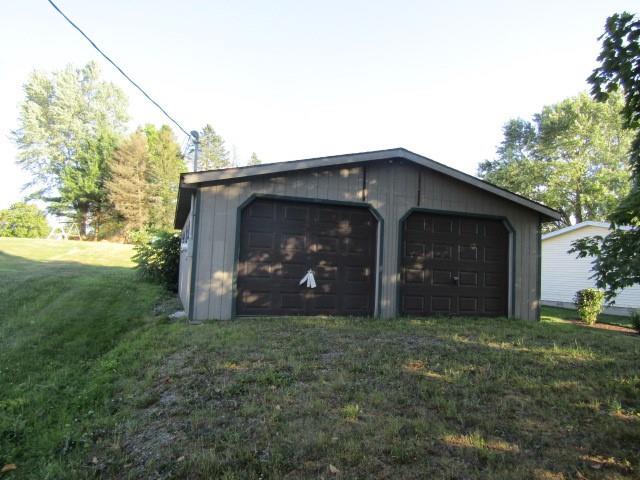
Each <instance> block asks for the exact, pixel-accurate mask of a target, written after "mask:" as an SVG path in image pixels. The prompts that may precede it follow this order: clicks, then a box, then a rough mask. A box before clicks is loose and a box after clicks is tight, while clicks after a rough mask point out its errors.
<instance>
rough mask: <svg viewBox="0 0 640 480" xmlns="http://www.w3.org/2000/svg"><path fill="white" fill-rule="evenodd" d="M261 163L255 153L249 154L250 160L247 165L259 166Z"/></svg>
mask: <svg viewBox="0 0 640 480" xmlns="http://www.w3.org/2000/svg"><path fill="white" fill-rule="evenodd" d="M261 163H262V161H261V160H260V159H259V158H258V155H257V154H256V152H252V153H251V158H250V159H249V163H248V165H250V166H251V165H260V164H261Z"/></svg>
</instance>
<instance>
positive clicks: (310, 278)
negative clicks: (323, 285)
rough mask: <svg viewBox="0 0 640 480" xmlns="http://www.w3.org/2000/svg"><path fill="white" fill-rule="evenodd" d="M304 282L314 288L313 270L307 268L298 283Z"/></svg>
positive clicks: (308, 286)
mask: <svg viewBox="0 0 640 480" xmlns="http://www.w3.org/2000/svg"><path fill="white" fill-rule="evenodd" d="M304 283H306V284H307V288H316V279H315V277H314V276H313V270H308V271H307V273H306V275H305V276H304V277H302V280H300V283H299V284H298V285H302V284H304Z"/></svg>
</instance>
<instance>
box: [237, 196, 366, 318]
mask: <svg viewBox="0 0 640 480" xmlns="http://www.w3.org/2000/svg"><path fill="white" fill-rule="evenodd" d="M241 222H242V223H241V227H240V256H239V263H238V277H237V303H236V313H237V314H238V315H373V311H374V297H375V278H376V270H375V263H376V262H375V257H376V231H377V221H376V219H375V218H374V217H373V215H372V214H371V212H369V210H367V209H365V208H358V207H348V206H336V205H327V204H319V203H303V202H290V201H282V200H274V199H256V200H255V201H254V202H253V203H251V204H250V205H249V206H247V207H246V208H245V209H244V210H243V211H242V216H241ZM308 269H312V270H314V272H315V279H316V282H317V287H316V288H315V289H311V288H307V287H306V286H305V285H303V286H301V285H299V282H300V280H301V279H302V277H303V276H304V275H305V273H306V272H307V270H308Z"/></svg>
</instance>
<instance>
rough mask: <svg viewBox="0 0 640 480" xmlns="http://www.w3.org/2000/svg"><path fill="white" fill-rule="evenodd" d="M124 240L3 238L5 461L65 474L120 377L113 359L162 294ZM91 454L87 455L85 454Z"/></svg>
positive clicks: (0, 433) (0, 425)
mask: <svg viewBox="0 0 640 480" xmlns="http://www.w3.org/2000/svg"><path fill="white" fill-rule="evenodd" d="M130 256H131V248H130V247H127V246H123V245H112V244H91V243H81V242H53V241H45V240H23V239H0V385H2V389H1V390H0V464H2V463H3V461H4V462H13V463H16V462H17V463H18V466H19V470H17V471H16V473H18V472H20V473H23V474H27V473H29V472H34V473H35V472H37V475H35V476H38V477H40V478H42V477H45V476H47V475H50V476H51V477H52V478H54V477H58V478H60V477H63V476H66V473H65V472H66V468H67V467H66V465H65V464H66V463H67V462H68V461H70V460H73V461H80V460H81V457H80V456H74V455H75V454H76V452H77V448H76V447H81V446H82V444H86V443H87V442H90V441H91V438H89V437H87V436H86V434H87V432H88V431H89V430H91V429H90V426H91V425H92V424H93V419H94V418H100V417H101V416H104V415H107V414H108V412H109V409H110V402H111V394H112V392H113V391H114V388H113V381H114V379H115V378H116V377H117V376H116V375H115V372H114V371H113V369H112V367H111V363H110V362H111V361H110V359H109V357H108V354H109V352H110V351H112V350H113V349H114V348H116V347H117V348H122V346H123V345H125V344H126V342H127V341H129V339H131V338H132V335H131V333H132V332H135V331H136V330H139V329H142V328H144V325H145V316H146V315H148V312H150V311H151V308H152V304H153V302H154V300H155V299H156V298H157V297H158V295H159V294H160V292H159V290H158V289H157V288H156V287H153V286H149V285H147V284H144V283H141V282H138V281H137V280H136V278H135V276H134V274H133V271H132V270H131V263H130V260H129V258H130ZM82 460H84V459H82Z"/></svg>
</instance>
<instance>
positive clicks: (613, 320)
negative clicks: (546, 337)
mask: <svg viewBox="0 0 640 480" xmlns="http://www.w3.org/2000/svg"><path fill="white" fill-rule="evenodd" d="M540 313H541V315H542V318H543V319H549V320H556V319H561V320H578V314H577V312H576V311H575V310H571V309H570V308H558V307H542V309H541V311H540ZM598 323H607V324H609V325H618V326H620V327H627V328H633V325H632V324H631V320H630V319H629V317H623V316H620V315H607V314H606V313H601V314H600V315H598Z"/></svg>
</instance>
